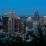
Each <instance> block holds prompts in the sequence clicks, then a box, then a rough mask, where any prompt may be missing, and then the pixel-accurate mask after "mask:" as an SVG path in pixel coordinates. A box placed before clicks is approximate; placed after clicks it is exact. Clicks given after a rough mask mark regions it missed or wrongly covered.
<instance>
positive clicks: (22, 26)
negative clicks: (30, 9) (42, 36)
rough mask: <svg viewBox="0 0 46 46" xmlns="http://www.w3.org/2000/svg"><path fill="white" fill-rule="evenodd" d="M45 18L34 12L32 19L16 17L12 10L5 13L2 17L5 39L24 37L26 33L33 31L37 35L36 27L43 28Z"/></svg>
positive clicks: (30, 17)
mask: <svg viewBox="0 0 46 46" xmlns="http://www.w3.org/2000/svg"><path fill="white" fill-rule="evenodd" d="M45 20H46V16H44V17H40V16H39V12H38V11H37V10H36V11H35V14H34V17H32V16H27V17H25V16H17V15H16V13H15V12H13V11H12V10H11V11H10V12H8V13H5V15H4V16H2V22H1V24H0V25H3V27H4V28H3V31H2V32H5V33H4V34H5V36H6V37H11V36H16V35H19V36H20V37H26V34H27V33H28V31H31V30H32V29H34V33H35V34H37V33H38V32H37V27H38V25H39V24H40V25H41V26H43V25H44V24H46V21H45ZM0 31H1V30H0Z"/></svg>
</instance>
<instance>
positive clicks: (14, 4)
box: [0, 0, 46, 16]
mask: <svg viewBox="0 0 46 46" xmlns="http://www.w3.org/2000/svg"><path fill="white" fill-rule="evenodd" d="M10 10H13V11H15V12H16V15H19V16H22V15H24V16H26V15H31V16H33V15H34V13H35V11H36V10H38V12H39V15H40V16H44V15H46V0H0V16H1V15H4V14H5V13H7V12H9V11H10Z"/></svg>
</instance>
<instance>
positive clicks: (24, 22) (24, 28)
mask: <svg viewBox="0 0 46 46" xmlns="http://www.w3.org/2000/svg"><path fill="white" fill-rule="evenodd" d="M25 30H26V21H24V20H21V33H25Z"/></svg>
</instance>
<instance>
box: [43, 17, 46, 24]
mask: <svg viewBox="0 0 46 46" xmlns="http://www.w3.org/2000/svg"><path fill="white" fill-rule="evenodd" d="M43 23H44V24H46V16H44V17H43Z"/></svg>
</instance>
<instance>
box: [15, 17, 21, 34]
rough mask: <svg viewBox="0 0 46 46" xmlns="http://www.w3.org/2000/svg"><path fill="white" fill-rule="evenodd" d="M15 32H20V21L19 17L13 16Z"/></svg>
mask: <svg viewBox="0 0 46 46" xmlns="http://www.w3.org/2000/svg"><path fill="white" fill-rule="evenodd" d="M15 32H18V33H20V32H21V22H20V17H18V16H16V18H15Z"/></svg>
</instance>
